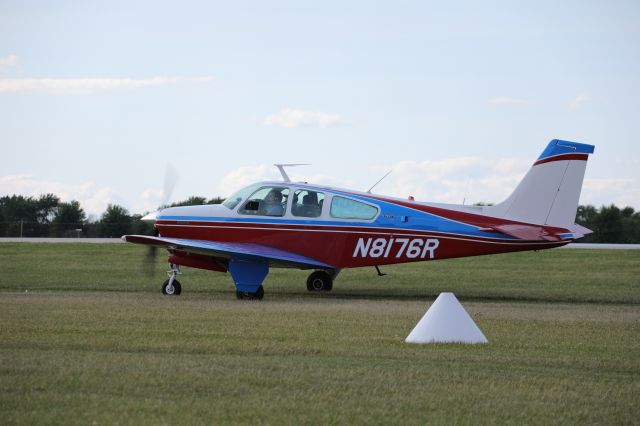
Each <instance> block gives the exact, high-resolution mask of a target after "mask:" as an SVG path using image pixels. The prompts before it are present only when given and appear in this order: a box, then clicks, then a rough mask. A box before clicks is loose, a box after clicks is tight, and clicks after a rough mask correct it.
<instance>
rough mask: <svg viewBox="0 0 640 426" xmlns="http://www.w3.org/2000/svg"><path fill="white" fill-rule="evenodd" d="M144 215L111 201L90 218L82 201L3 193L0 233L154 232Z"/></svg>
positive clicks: (104, 235) (77, 235) (87, 234)
mask: <svg viewBox="0 0 640 426" xmlns="http://www.w3.org/2000/svg"><path fill="white" fill-rule="evenodd" d="M223 201H224V199H223V198H220V197H215V198H211V199H206V198H204V197H195V196H194V197H189V198H188V199H186V200H184V201H181V202H177V203H173V204H171V205H169V206H162V207H174V206H190V205H198V204H219V203H221V202H223ZM142 217H143V215H141V214H131V213H129V211H127V209H126V208H124V207H122V206H120V205H117V204H109V205H108V206H107V209H106V210H105V212H104V213H103V214H102V215H101V216H100V217H99V218H97V219H92V218H88V217H87V215H86V213H85V211H84V209H83V208H82V206H81V205H80V203H79V202H78V201H75V200H74V201H69V202H64V201H60V198H59V197H57V196H56V195H54V194H45V195H40V196H39V197H25V196H22V195H11V196H3V197H0V237H66V238H70V237H75V238H80V237H87V238H119V237H120V236H122V235H125V234H141V235H153V233H154V229H153V223H149V222H144V221H142V220H141V219H142Z"/></svg>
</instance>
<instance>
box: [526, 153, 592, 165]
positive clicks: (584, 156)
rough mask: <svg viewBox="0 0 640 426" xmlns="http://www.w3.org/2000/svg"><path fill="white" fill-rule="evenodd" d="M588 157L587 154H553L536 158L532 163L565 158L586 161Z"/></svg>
mask: <svg viewBox="0 0 640 426" xmlns="http://www.w3.org/2000/svg"><path fill="white" fill-rule="evenodd" d="M588 159H589V155H588V154H560V155H554V156H553V157H547V158H543V159H542V160H538V161H536V162H535V163H533V165H534V166H537V165H538V164H544V163H551V162H553V161H566V160H582V161H587V160H588Z"/></svg>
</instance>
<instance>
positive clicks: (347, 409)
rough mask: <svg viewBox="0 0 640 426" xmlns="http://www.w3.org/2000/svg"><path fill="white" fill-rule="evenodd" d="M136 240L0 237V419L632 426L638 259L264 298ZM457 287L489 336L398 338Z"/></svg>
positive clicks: (298, 281) (639, 333)
mask: <svg viewBox="0 0 640 426" xmlns="http://www.w3.org/2000/svg"><path fill="white" fill-rule="evenodd" d="M144 252H145V250H144V248H143V247H138V246H133V245H107V244H98V245H92V244H70V245H69V244H0V259H1V261H0V262H1V265H2V269H3V272H4V273H3V274H2V276H1V277H0V423H2V424H15V423H17V424H42V423H56V424H94V423H95V424H190V423H198V424H203V423H204V424H221V423H244V424H255V423H262V424H298V423H304V424H318V423H342V424H344V423H359V424H361V423H367V424H425V423H429V424H452V423H458V424H495V423H512V424H522V423H535V424H549V423H555V424H637V422H638V418H639V416H640V252H638V251H599V250H597V251H595V250H552V251H543V252H539V253H518V254H510V255H498V256H487V257H478V258H467V259H459V260H450V261H440V262H427V263H418V264H412V265H401V266H395V267H385V268H383V271H384V272H387V273H388V274H389V275H388V276H385V277H377V276H376V275H375V271H374V270H373V269H372V268H367V269H361V270H351V271H343V273H342V274H341V275H340V277H339V278H338V280H337V281H336V283H335V287H334V291H333V292H332V293H331V294H325V295H317V294H309V293H307V291H306V289H305V286H304V280H305V278H306V275H307V273H306V272H301V271H286V270H275V271H273V272H272V273H271V274H270V275H269V277H268V279H267V281H266V283H265V290H266V296H265V299H264V300H263V301H261V302H246V301H242V302H241V301H237V300H235V294H234V290H233V285H232V283H231V280H230V277H228V276H227V275H225V274H216V273H208V272H203V271H196V270H192V269H188V270H185V275H184V276H182V277H181V278H180V280H181V282H182V284H183V295H181V296H179V297H167V296H162V295H161V294H160V293H159V289H160V284H161V282H162V280H163V279H164V275H163V272H162V271H163V270H164V268H165V260H164V256H159V259H158V261H157V262H156V264H155V265H154V268H153V269H154V272H153V273H152V274H151V275H147V274H145V273H143V272H141V269H140V263H141V261H142V259H143V258H144ZM440 291H453V292H455V293H456V295H457V296H458V297H459V299H460V300H461V301H462V302H463V303H464V305H465V307H466V308H467V310H468V311H469V313H470V314H471V315H472V317H473V318H474V319H475V321H476V322H477V324H478V325H479V326H480V328H481V329H482V330H483V332H484V333H485V335H486V336H487V338H488V339H489V342H490V343H489V344H488V345H460V344H437V345H433V344H431V345H410V344H405V343H404V342H403V340H404V338H405V337H406V335H407V334H408V333H409V331H411V329H412V328H413V326H414V325H415V323H416V322H417V321H418V320H419V319H420V317H421V316H422V315H423V314H424V312H425V311H426V309H427V308H428V306H429V305H430V303H431V302H432V301H433V298H434V297H435V296H436V295H437V294H438V293H439V292H440Z"/></svg>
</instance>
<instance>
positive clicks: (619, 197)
mask: <svg viewBox="0 0 640 426" xmlns="http://www.w3.org/2000/svg"><path fill="white" fill-rule="evenodd" d="M580 203H581V204H592V205H594V206H596V207H600V206H602V205H609V204H611V203H613V204H615V205H616V206H618V207H626V206H631V207H633V208H635V209H640V179H633V178H610V179H594V178H585V180H584V185H583V187H582V194H581V196H580Z"/></svg>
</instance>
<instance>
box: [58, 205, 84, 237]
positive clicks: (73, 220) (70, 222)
mask: <svg viewBox="0 0 640 426" xmlns="http://www.w3.org/2000/svg"><path fill="white" fill-rule="evenodd" d="M85 218H86V215H85V213H84V210H83V209H82V207H80V203H79V202H78V201H75V200H73V201H70V202H68V203H60V204H58V207H57V209H56V212H55V216H54V217H53V220H52V221H51V235H52V236H55V237H68V236H72V234H75V230H76V229H81V228H82V226H83V222H84V220H85Z"/></svg>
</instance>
